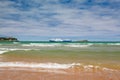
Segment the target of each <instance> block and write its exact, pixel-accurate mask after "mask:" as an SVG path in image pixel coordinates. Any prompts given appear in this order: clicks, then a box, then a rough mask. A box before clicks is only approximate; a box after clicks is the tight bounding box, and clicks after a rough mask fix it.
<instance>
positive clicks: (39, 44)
mask: <svg viewBox="0 0 120 80" xmlns="http://www.w3.org/2000/svg"><path fill="white" fill-rule="evenodd" d="M22 46H38V47H55V46H60V44H42V43H30V44H23V45H22Z"/></svg>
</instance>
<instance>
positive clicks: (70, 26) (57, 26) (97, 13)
mask: <svg viewBox="0 0 120 80" xmlns="http://www.w3.org/2000/svg"><path fill="white" fill-rule="evenodd" d="M76 1H77V3H75V2H74V1H73V2H72V3H73V4H74V5H75V4H77V5H76V6H77V7H76V6H74V5H72V3H71V4H60V3H59V2H58V0H54V1H53V2H51V0H46V1H44V0H41V1H40V0H34V4H31V2H28V3H29V5H32V6H31V7H29V8H30V9H29V10H20V9H19V8H17V7H14V6H13V5H16V3H14V2H11V1H4V5H3V2H0V12H1V14H0V34H4V35H10V34H11V35H20V36H24V35H29V36H30V35H32V36H33V35H34V36H102V35H106V36H112V35H113V34H115V35H119V32H120V27H119V25H120V24H119V20H120V15H119V12H120V11H119V10H118V9H117V8H116V9H112V8H109V7H101V6H99V5H94V4H93V6H92V7H90V8H87V9H79V8H78V6H79V7H80V6H87V5H78V2H79V3H81V4H82V3H83V2H84V1H85V0H76ZM102 1H105V0H102ZM111 1H112V2H113V0H110V2H111ZM95 2H101V1H100V0H98V1H97V0H95ZM116 2H119V0H116ZM18 4H19V3H18ZM36 4H40V5H41V6H39V7H34V5H36ZM68 5H70V6H68ZM25 7H26V6H25ZM117 10H118V11H117ZM10 14H18V15H19V16H14V15H13V16H11V15H10ZM14 17H18V20H16V18H15V19H13V18H14Z"/></svg>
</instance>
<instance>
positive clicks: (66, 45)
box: [22, 43, 93, 47]
mask: <svg viewBox="0 0 120 80" xmlns="http://www.w3.org/2000/svg"><path fill="white" fill-rule="evenodd" d="M91 45H93V44H71V43H70V44H69V43H68V44H63V43H49V44H47V43H44V44H43V43H30V44H22V46H28V47H30V46H31V47H33V46H36V47H57V46H58V47H59V46H60V47H61V46H62V47H89V46H91Z"/></svg>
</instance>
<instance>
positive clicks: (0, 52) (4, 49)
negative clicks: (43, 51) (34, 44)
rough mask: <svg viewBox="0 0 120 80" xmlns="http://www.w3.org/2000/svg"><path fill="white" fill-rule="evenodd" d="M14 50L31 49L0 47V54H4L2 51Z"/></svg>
mask: <svg viewBox="0 0 120 80" xmlns="http://www.w3.org/2000/svg"><path fill="white" fill-rule="evenodd" d="M16 50H25V51H28V50H31V49H17V48H13V49H11V48H0V54H4V53H6V52H9V51H16Z"/></svg>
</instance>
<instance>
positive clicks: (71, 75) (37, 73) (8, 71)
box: [0, 67, 120, 80]
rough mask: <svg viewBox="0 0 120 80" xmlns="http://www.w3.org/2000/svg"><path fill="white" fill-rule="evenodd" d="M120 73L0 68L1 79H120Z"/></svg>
mask: <svg viewBox="0 0 120 80" xmlns="http://www.w3.org/2000/svg"><path fill="white" fill-rule="evenodd" d="M52 71H53V72H52ZM119 75H120V71H108V70H88V71H85V70H78V69H67V70H64V69H61V70H56V69H48V70H46V71H45V69H32V68H4V67H3V68H2V67H1V68H0V80H120V76H119Z"/></svg>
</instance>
